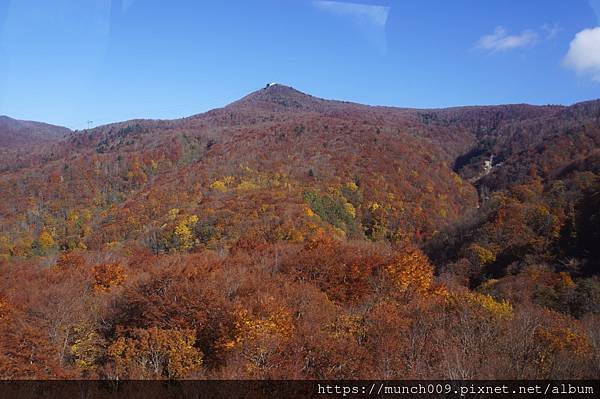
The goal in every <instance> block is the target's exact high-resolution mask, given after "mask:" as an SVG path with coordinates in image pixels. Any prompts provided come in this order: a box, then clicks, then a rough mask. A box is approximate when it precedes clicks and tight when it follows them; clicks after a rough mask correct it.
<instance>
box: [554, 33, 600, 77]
mask: <svg viewBox="0 0 600 399" xmlns="http://www.w3.org/2000/svg"><path fill="white" fill-rule="evenodd" d="M563 62H564V65H565V66H566V67H568V68H571V69H573V70H575V72H577V73H578V74H581V75H587V76H590V77H591V78H592V80H594V81H596V82H600V26H599V27H596V28H591V29H584V30H582V31H581V32H579V33H577V34H576V35H575V38H574V39H573V40H572V41H571V44H570V45H569V51H568V52H567V55H566V56H565V59H564V61H563Z"/></svg>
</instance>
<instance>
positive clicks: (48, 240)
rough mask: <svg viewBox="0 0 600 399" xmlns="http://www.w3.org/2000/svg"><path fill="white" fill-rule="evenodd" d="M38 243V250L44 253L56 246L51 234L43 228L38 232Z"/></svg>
mask: <svg viewBox="0 0 600 399" xmlns="http://www.w3.org/2000/svg"><path fill="white" fill-rule="evenodd" d="M38 242H39V243H40V248H41V249H42V250H44V251H47V250H49V249H51V248H53V247H54V246H55V245H56V242H55V241H54V237H52V234H51V233H50V232H49V231H48V230H47V229H45V228H44V229H42V231H41V232H40V235H39V237H38Z"/></svg>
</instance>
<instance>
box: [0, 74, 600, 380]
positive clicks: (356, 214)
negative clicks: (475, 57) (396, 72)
mask: <svg viewBox="0 0 600 399" xmlns="http://www.w3.org/2000/svg"><path fill="white" fill-rule="evenodd" d="M599 375H600V100H597V101H589V102H583V103H578V104H575V105H571V106H551V105H549V106H531V105H524V104H519V105H503V106H481V107H458V108H447V109H403V108H393V107H373V106H366V105H360V104H355V103H348V102H340V101H332V100H323V99H320V98H316V97H313V96H310V95H308V94H304V93H302V92H300V91H297V90H295V89H293V88H290V87H287V86H284V85H279V84H277V85H271V86H269V87H266V88H263V89H260V90H257V91H255V92H253V93H251V94H249V95H248V96H246V97H244V98H242V99H240V100H238V101H236V102H234V103H232V104H230V105H228V106H226V107H224V108H220V109H215V110H212V111H209V112H207V113H203V114H199V115H194V116H191V117H187V118H183V119H177V120H132V121H127V122H122V123H116V124H110V125H104V126H99V127H96V128H90V129H84V130H79V131H71V130H69V129H65V128H60V127H56V126H52V125H46V124H41V123H34V122H23V121H18V120H14V119H10V118H7V117H0V379H109V380H110V379H120V380H123V379H541V378H543V379H555V378H557V379H558V378H563V379H566V378H569V379H577V378H597V377H598V376H599Z"/></svg>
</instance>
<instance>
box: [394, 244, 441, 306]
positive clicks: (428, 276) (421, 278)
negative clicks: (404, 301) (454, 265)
mask: <svg viewBox="0 0 600 399" xmlns="http://www.w3.org/2000/svg"><path fill="white" fill-rule="evenodd" d="M385 273H386V275H387V277H388V278H389V279H390V280H391V281H392V283H393V285H394V287H395V288H396V290H397V292H399V293H400V294H402V295H404V296H406V295H409V296H410V295H412V294H413V293H418V294H420V295H427V294H428V293H429V291H430V288H431V286H432V283H433V267H432V266H431V264H430V263H429V260H428V259H427V257H426V256H425V254H423V252H421V251H420V250H419V249H417V248H411V247H407V248H405V249H404V250H403V251H401V252H399V253H398V254H397V255H396V256H395V257H394V259H393V261H392V262H391V263H390V264H388V265H387V266H386V267H385Z"/></svg>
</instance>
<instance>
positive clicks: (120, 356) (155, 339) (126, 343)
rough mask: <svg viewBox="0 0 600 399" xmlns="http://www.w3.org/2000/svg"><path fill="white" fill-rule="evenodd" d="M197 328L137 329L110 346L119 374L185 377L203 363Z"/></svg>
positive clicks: (110, 354)
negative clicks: (197, 344) (195, 345)
mask: <svg viewBox="0 0 600 399" xmlns="http://www.w3.org/2000/svg"><path fill="white" fill-rule="evenodd" d="M195 341H196V336H195V332H194V330H174V329H173V330H170V329H161V328H157V327H152V328H149V329H135V330H133V331H132V333H131V337H119V338H118V339H117V340H116V341H114V342H113V343H112V344H111V345H110V346H109V348H108V350H107V354H108V357H109V358H110V359H111V360H112V362H113V365H114V368H115V373H116V374H117V376H124V377H127V378H142V379H143V378H161V377H165V378H169V379H175V378H182V377H185V376H187V375H189V373H191V372H193V371H195V370H197V369H198V368H199V367H200V366H201V365H202V353H201V352H200V351H199V350H198V349H197V348H195V347H194V343H195Z"/></svg>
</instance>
